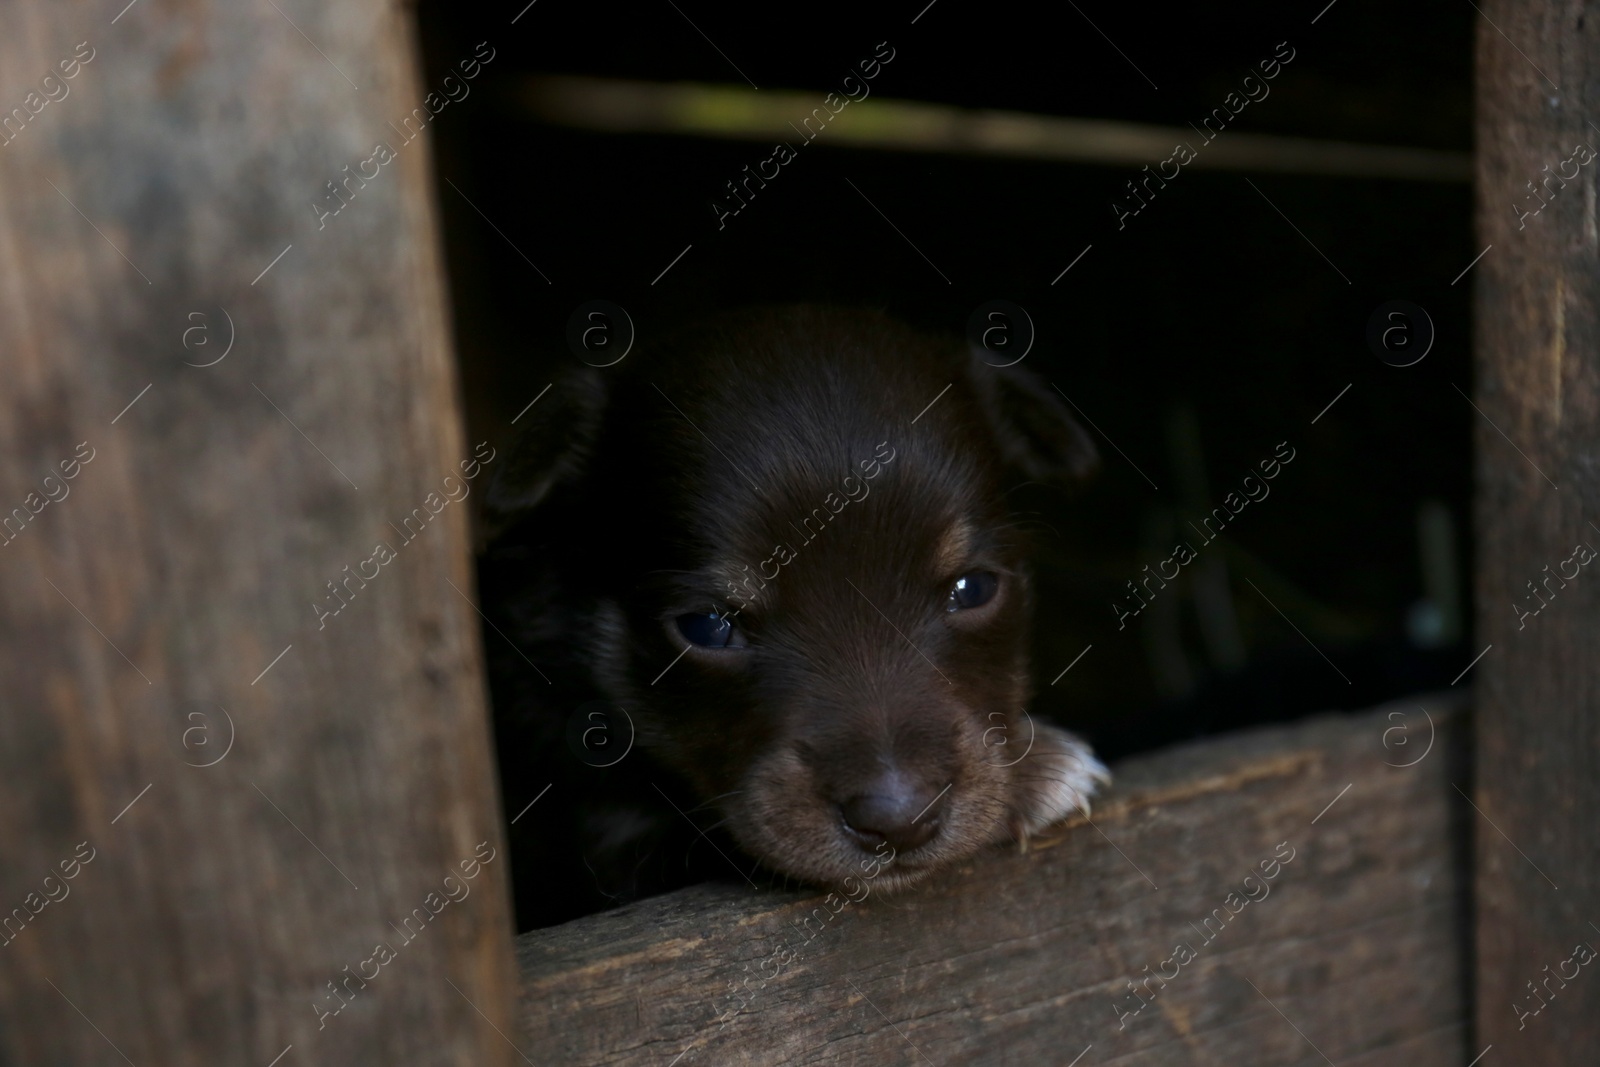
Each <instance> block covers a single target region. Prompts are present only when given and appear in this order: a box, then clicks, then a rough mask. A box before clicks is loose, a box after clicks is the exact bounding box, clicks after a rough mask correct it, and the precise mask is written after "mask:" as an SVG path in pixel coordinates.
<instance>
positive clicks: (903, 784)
mask: <svg viewBox="0 0 1600 1067" xmlns="http://www.w3.org/2000/svg"><path fill="white" fill-rule="evenodd" d="M943 799H944V793H943V792H942V791H938V790H933V789H927V788H923V787H920V786H918V785H917V784H916V783H915V782H912V781H910V780H909V779H907V778H906V777H905V776H904V775H901V774H895V773H891V774H886V775H884V776H883V777H882V778H879V779H878V780H877V781H876V782H874V783H873V784H872V786H871V787H870V788H869V790H868V791H867V792H865V793H858V794H856V795H855V796H853V797H850V798H849V799H848V800H845V801H843V802H842V803H840V805H839V810H840V811H841V812H842V813H843V815H844V823H845V826H846V827H848V828H849V829H850V830H851V832H853V833H854V834H855V835H856V836H857V837H858V838H860V839H861V840H862V841H863V842H864V843H865V844H867V845H869V846H873V847H876V846H877V844H878V843H879V842H880V841H887V842H888V843H889V847H890V848H892V849H894V850H895V851H896V852H906V851H909V850H910V849H913V848H916V847H917V846H918V845H924V844H927V842H928V841H930V840H931V839H932V838H933V835H934V834H936V833H938V832H939V817H940V815H941V804H940V803H939V802H940V801H942V800H943Z"/></svg>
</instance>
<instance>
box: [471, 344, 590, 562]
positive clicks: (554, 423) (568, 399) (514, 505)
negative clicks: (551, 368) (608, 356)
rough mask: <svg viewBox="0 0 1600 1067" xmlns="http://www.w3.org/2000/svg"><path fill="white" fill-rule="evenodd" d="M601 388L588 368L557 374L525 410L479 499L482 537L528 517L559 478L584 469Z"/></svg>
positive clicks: (487, 538)
mask: <svg viewBox="0 0 1600 1067" xmlns="http://www.w3.org/2000/svg"><path fill="white" fill-rule="evenodd" d="M605 402H606V390H605V386H604V384H603V383H602V382H601V380H600V376H599V375H598V374H596V373H594V372H593V371H589V370H582V371H570V372H568V373H565V374H563V375H562V376H561V377H559V378H557V379H556V381H555V382H554V383H553V384H552V385H551V386H550V392H549V394H548V395H547V396H545V397H543V398H542V399H540V400H539V402H538V403H537V404H535V405H534V406H533V407H532V408H530V409H529V410H528V412H527V413H526V415H525V416H524V419H523V425H522V426H521V427H518V429H519V430H520V432H519V433H518V435H517V436H516V437H515V438H513V439H512V442H511V445H510V447H509V448H507V450H506V460H505V464H504V465H503V466H501V467H500V468H499V469H498V470H496V471H495V472H494V477H493V478H492V479H491V480H490V482H489V487H488V489H487V490H486V491H485V493H484V498H483V527H482V530H483V538H484V540H485V541H493V540H494V539H495V538H497V537H499V536H500V535H501V534H503V533H505V532H506V531H507V530H509V529H510V528H511V527H512V526H515V525H516V524H517V523H518V522H520V521H522V519H524V518H525V517H527V515H528V513H529V512H531V511H532V510H533V509H534V508H536V507H538V506H539V504H540V502H542V501H543V500H544V499H545V498H546V497H548V496H549V495H550V492H551V490H553V489H554V488H555V487H556V486H557V485H559V484H560V483H561V482H564V481H568V480H570V479H572V478H574V477H576V476H577V475H578V474H579V472H581V471H582V470H583V466H584V463H585V462H586V461H587V459H588V456H589V450H590V447H591V446H592V445H593V443H594V439H595V437H596V435H597V434H598V433H599V429H600V419H601V415H602V414H603V413H604V411H605Z"/></svg>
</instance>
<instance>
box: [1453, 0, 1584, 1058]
mask: <svg viewBox="0 0 1600 1067" xmlns="http://www.w3.org/2000/svg"><path fill="white" fill-rule="evenodd" d="M1483 13H1484V20H1482V21H1480V24H1479V27H1478V42H1477V69H1478V90H1477V138H1476V140H1477V143H1478V184H1477V191H1478V217H1477V229H1478V246H1479V247H1480V248H1483V247H1485V246H1490V245H1492V246H1493V247H1492V248H1490V249H1489V250H1488V252H1487V253H1486V254H1485V255H1484V256H1483V258H1482V260H1481V261H1480V262H1479V263H1478V265H1477V266H1476V267H1474V268H1473V271H1474V273H1475V274H1476V279H1475V281H1476V284H1477V292H1476V299H1477V313H1476V316H1475V317H1476V328H1477V336H1476V339H1475V348H1476V358H1477V380H1476V382H1475V383H1474V386H1473V394H1474V396H1473V399H1474V400H1475V401H1476V404H1477V407H1478V408H1479V409H1480V412H1481V414H1479V413H1474V414H1473V415H1472V419H1473V420H1474V426H1475V430H1476V440H1475V447H1476V452H1477V459H1476V466H1477V486H1478V498H1477V530H1478V538H1477V548H1476V553H1475V554H1476V556H1477V559H1478V565H1477V566H1478V573H1477V599H1478V607H1479V613H1478V632H1477V637H1476V646H1475V648H1474V653H1476V652H1477V651H1478V650H1479V649H1487V651H1486V653H1485V654H1484V656H1483V658H1482V660H1481V661H1480V662H1479V663H1478V665H1477V666H1476V667H1475V668H1474V673H1475V676H1476V677H1475V681H1474V687H1475V690H1476V692H1477V694H1478V699H1479V701H1480V705H1479V706H1480V708H1481V714H1480V716H1479V718H1478V723H1477V760H1476V768H1475V786H1474V789H1473V791H1472V792H1473V800H1474V802H1475V803H1476V804H1477V807H1478V808H1479V809H1480V810H1479V812H1475V813H1473V831H1474V837H1475V844H1474V856H1475V859H1476V865H1477V876H1476V882H1475V899H1476V902H1477V917H1476V945H1477V949H1476V951H1477V963H1476V980H1477V991H1478V998H1477V1012H1476V1016H1477V1029H1478V1034H1477V1037H1478V1045H1479V1048H1478V1049H1474V1050H1473V1052H1474V1054H1476V1053H1477V1051H1479V1049H1481V1048H1483V1047H1484V1046H1487V1045H1490V1044H1492V1045H1494V1047H1495V1050H1494V1052H1492V1053H1490V1055H1489V1057H1488V1058H1486V1059H1485V1063H1486V1064H1487V1063H1488V1062H1489V1060H1490V1059H1492V1058H1500V1059H1499V1062H1502V1063H1507V1062H1510V1063H1578V1062H1592V1060H1593V1058H1594V1052H1593V1049H1594V1048H1595V1047H1597V1046H1600V977H1595V976H1594V975H1593V974H1591V973H1589V972H1592V971H1593V970H1594V969H1595V968H1594V967H1593V966H1592V965H1586V964H1584V963H1583V962H1582V960H1575V959H1574V949H1575V948H1577V946H1579V945H1580V944H1582V945H1585V948H1584V950H1583V952H1582V953H1580V955H1588V953H1590V952H1593V951H1594V949H1596V948H1600V927H1597V926H1596V925H1595V924H1597V923H1600V911H1597V910H1596V907H1595V900H1596V892H1597V891H1600V835H1597V834H1596V833H1595V811H1596V810H1597V808H1600V717H1597V716H1596V715H1595V699H1596V697H1595V694H1596V692H1597V688H1600V627H1596V625H1595V622H1596V620H1597V619H1600V577H1597V576H1596V572H1595V571H1590V570H1588V569H1587V566H1586V565H1585V563H1584V562H1583V561H1584V560H1585V559H1587V558H1592V557H1593V554H1594V549H1595V548H1597V547H1600V529H1597V525H1600V517H1597V516H1596V513H1595V511H1594V507H1593V503H1594V501H1595V499H1596V493H1597V491H1600V470H1597V468H1596V466H1595V462H1594V456H1595V455H1596V453H1597V451H1600V364H1597V363H1596V360H1595V353H1596V351H1597V349H1600V323H1597V309H1600V242H1597V238H1596V226H1595V188H1596V177H1595V175H1596V172H1597V170H1600V160H1596V159H1595V152H1596V150H1600V133H1597V132H1596V130H1595V128H1594V123H1595V121H1600V116H1597V115H1596V114H1595V112H1594V109H1593V107H1592V104H1591V103H1590V102H1591V101H1593V100H1594V99H1595V98H1596V92H1597V91H1600V37H1597V34H1600V23H1597V21H1596V19H1595V14H1594V12H1593V11H1592V10H1589V9H1588V8H1587V7H1586V6H1585V5H1584V4H1581V3H1577V2H1573V0H1535V2H1516V3H1513V2H1505V0H1502V2H1496V3H1486V4H1484V5H1483ZM1490 20H1492V24H1491V21H1490ZM1585 157H1587V158H1585ZM1530 183H1531V184H1530ZM1465 384H1466V383H1462V385H1463V386H1465ZM1580 545H1583V546H1584V548H1582V549H1580V550H1579V552H1578V553H1576V554H1575V552H1574V549H1575V548H1576V547H1577V546H1580ZM1569 961H1570V962H1569ZM1547 968H1548V970H1547ZM1563 973H1564V974H1565V978H1563V977H1561V975H1562V974H1563ZM1569 980H1570V981H1569ZM1546 982H1548V983H1549V984H1548V985H1546V984H1545V983H1546ZM1569 984H1570V985H1571V986H1572V988H1570V989H1569V988H1568V985H1569ZM1535 985H1536V986H1537V989H1535V988H1534V986H1535ZM1501 1057H1503V1058H1501Z"/></svg>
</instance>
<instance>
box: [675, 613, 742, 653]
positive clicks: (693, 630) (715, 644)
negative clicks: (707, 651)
mask: <svg viewBox="0 0 1600 1067" xmlns="http://www.w3.org/2000/svg"><path fill="white" fill-rule="evenodd" d="M678 632H679V633H681V634H682V635H683V636H684V638H685V639H686V640H687V641H689V643H690V644H695V645H700V646H701V647H702V648H742V647H743V646H744V645H745V644H746V641H745V639H744V634H743V633H741V632H740V631H739V628H738V627H737V626H735V625H734V624H733V620H732V619H729V618H728V617H727V616H726V615H713V614H710V613H704V614H695V615H679V616H678Z"/></svg>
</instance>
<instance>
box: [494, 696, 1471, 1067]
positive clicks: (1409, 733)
mask: <svg viewBox="0 0 1600 1067" xmlns="http://www.w3.org/2000/svg"><path fill="white" fill-rule="evenodd" d="M1463 710H1464V708H1463V704H1462V702H1461V700H1460V699H1459V697H1457V698H1456V699H1455V700H1453V701H1452V700H1449V699H1445V698H1431V699H1424V700H1421V701H1416V702H1413V701H1407V702H1405V703H1400V704H1395V705H1392V706H1388V707H1384V708H1379V709H1377V710H1376V711H1372V712H1369V713H1363V714H1360V715H1356V716H1350V717H1335V716H1326V717H1321V718H1318V719H1314V720H1310V721H1307V722H1305V723H1302V724H1299V725H1295V726H1289V727H1277V728H1271V729H1262V730H1254V731H1250V732H1247V733H1242V734H1234V735H1229V736H1226V737H1219V738H1214V739H1210V740H1206V741H1203V742H1198V743H1195V744H1191V745H1187V746H1183V747H1179V748H1174V749H1170V750H1168V751H1165V752H1161V753H1157V754H1155V755H1151V756H1145V757H1140V758H1137V759H1132V760H1129V761H1127V762H1125V763H1124V764H1122V765H1121V766H1120V767H1118V768H1117V769H1116V770H1117V785H1116V787H1115V789H1114V790H1113V792H1112V793H1111V794H1110V795H1109V796H1108V797H1107V798H1106V799H1105V801H1104V802H1103V803H1102V804H1101V805H1100V807H1099V808H1098V809H1097V810H1096V812H1095V813H1094V816H1093V824H1092V825H1090V824H1089V823H1087V822H1086V821H1085V820H1083V819H1081V818H1079V819H1077V820H1076V821H1075V822H1073V823H1071V824H1069V825H1068V826H1067V827H1065V828H1064V830H1063V831H1062V832H1061V833H1060V834H1059V835H1058V836H1057V837H1056V838H1055V839H1054V840H1053V841H1050V842H1047V843H1046V845H1045V847H1035V848H1034V849H1033V850H1032V851H1030V852H1029V853H1027V854H1025V855H1024V854H1018V853H1016V852H1015V851H1005V850H997V851H994V852H990V853H987V854H985V855H983V856H981V857H979V858H977V859H975V860H974V861H973V862H971V863H969V864H967V865H966V866H964V867H963V868H961V869H960V870H957V871H955V872H952V874H951V875H949V876H947V877H945V878H943V879H942V880H940V881H938V882H936V883H934V884H930V885H927V886H925V887H922V888H920V889H918V890H915V891H913V892H911V893H910V894H908V895H905V896H898V897H889V898H883V897H881V896H879V895H878V894H875V893H872V892H870V890H869V891H866V895H865V896H864V897H863V898H862V899H861V900H860V901H859V902H849V903H847V902H845V900H844V898H839V897H835V898H833V899H832V900H831V901H830V900H829V898H827V897H823V896H819V895H816V894H815V893H813V892H794V891H769V892H759V893H753V892H751V891H750V890H749V889H748V888H747V887H744V886H732V885H717V886H699V887H696V888H693V889H689V890H685V891H682V892H678V893H673V894H669V895H667V896H663V897H658V898H655V899H652V900H647V901H643V902H640V903H638V904H635V905H631V906H629V907H626V908H622V909H619V910H617V911H614V912H609V913H606V914H603V915H598V916H593V917H590V918H588V919H583V920H579V921H577V922H573V923H568V924H567V925H565V926H560V927H556V928H553V929H550V930H544V931H537V932H534V933H530V934H525V935H523V936H522V937H521V938H519V941H518V957H519V961H520V963H521V967H522V972H523V982H524V989H523V1000H522V1018H523V1023H524V1026H525V1027H526V1029H527V1031H528V1032H529V1034H530V1041H531V1047H530V1048H529V1052H530V1054H531V1055H532V1056H534V1057H535V1058H536V1059H537V1060H538V1061H539V1062H541V1063H555V1064H568V1063H571V1064H578V1063H583V1064H624V1063H654V1064H668V1063H672V1064H678V1065H682V1067H687V1065H689V1064H696V1063H699V1064H713V1063H715V1064H722V1063H755V1062H760V1063H763V1064H769V1063H795V1064H798V1063H911V1062H917V1063H923V1062H934V1063H997V1064H998V1063H1013V1064H1015V1063H1052V1064H1060V1065H1066V1064H1068V1063H1074V1062H1076V1063H1078V1064H1079V1067H1093V1065H1095V1064H1105V1063H1121V1062H1125V1058H1126V1057H1131V1056H1135V1055H1137V1056H1138V1060H1137V1062H1138V1063H1140V1064H1191V1063H1297V1064H1298V1063H1311V1062H1322V1060H1321V1058H1320V1056H1319V1054H1318V1053H1319V1051H1320V1053H1321V1054H1323V1055H1326V1056H1328V1057H1330V1058H1331V1059H1332V1061H1333V1062H1336V1063H1341V1064H1343V1063H1346V1062H1354V1061H1356V1060H1359V1061H1360V1062H1361V1063H1362V1064H1379V1063H1391V1064H1402V1063H1403V1064H1405V1065H1406V1067H1430V1065H1433V1064H1439V1065H1441V1067H1442V1065H1446V1064H1450V1065H1453V1067H1459V1065H1460V1064H1461V1063H1463V1062H1465V1060H1464V1058H1463V1056H1462V1053H1463V1052H1464V1051H1465V1049H1466V1045H1465V1033H1466V1031H1465V1025H1466V1024H1465V1020H1466V1017H1467V1007H1466V998H1465V989H1464V986H1463V980H1462V977H1461V976H1462V972H1463V966H1464V956H1463V953H1462V947H1461V944H1462V933H1463V931H1464V928H1465V926H1464V924H1465V922H1466V911H1465V905H1464V901H1463V899H1462V893H1463V887H1464V885H1465V878H1466V862H1467V860H1466V856H1465V854H1464V848H1463V841H1464V839H1465V830H1464V828H1463V825H1462V823H1461V817H1460V816H1461V810H1462V809H1464V808H1465V803H1464V801H1462V800H1461V799H1460V797H1459V796H1458V795H1457V793H1456V792H1455V790H1454V789H1453V788H1452V784H1451V783H1452V782H1461V781H1464V777H1463V775H1464V771H1463V768H1462V761H1463V757H1462V752H1461V741H1462V738H1463V736H1464V733H1465V730H1464V727H1463V724H1462V722H1461V720H1462V719H1464V718H1465V716H1464V715H1463V714H1462V711H1463ZM1430 718H1431V724H1432V725H1430ZM1435 727H1436V728H1437V733H1436V734H1435V732H1434V728H1435ZM1418 757H1421V758H1420V759H1419V758H1418ZM1405 763H1414V765H1413V766H1409V767H1407V766H1400V764H1405ZM1037 844H1038V843H1037V842H1036V846H1037ZM857 895H858V896H860V895H861V891H858V893H857ZM1251 897H1253V898H1255V899H1254V900H1251V899H1249V898H1251ZM1208 919H1209V920H1210V922H1209V924H1208V922H1207V920H1208ZM1208 935H1209V937H1208ZM1178 946H1184V947H1185V948H1186V949H1187V950H1188V951H1187V952H1184V951H1183V950H1180V949H1179V948H1178ZM1185 957H1187V958H1185ZM1147 967H1148V968H1149V970H1148V971H1147V970H1146V968H1147ZM1162 973H1164V974H1165V975H1167V976H1168V978H1167V979H1166V980H1165V982H1163V979H1162V978H1160V977H1159V976H1158V977H1151V976H1152V975H1159V974H1162ZM1129 982H1137V983H1138V991H1137V992H1130V988H1129ZM1163 984H1164V987H1163ZM913 1049H914V1050H913ZM1080 1054H1081V1055H1082V1059H1081V1061H1079V1060H1074V1057H1078V1056H1080Z"/></svg>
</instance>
